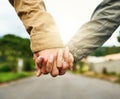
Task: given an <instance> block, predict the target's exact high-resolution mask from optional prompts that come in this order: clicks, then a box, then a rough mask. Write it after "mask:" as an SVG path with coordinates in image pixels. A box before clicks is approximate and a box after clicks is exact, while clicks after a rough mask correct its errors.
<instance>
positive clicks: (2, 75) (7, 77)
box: [0, 72, 32, 83]
mask: <svg viewBox="0 0 120 99" xmlns="http://www.w3.org/2000/svg"><path fill="white" fill-rule="evenodd" d="M28 76H32V74H31V73H29V72H22V73H13V72H0V83H4V82H9V81H12V80H17V79H20V78H24V77H28Z"/></svg>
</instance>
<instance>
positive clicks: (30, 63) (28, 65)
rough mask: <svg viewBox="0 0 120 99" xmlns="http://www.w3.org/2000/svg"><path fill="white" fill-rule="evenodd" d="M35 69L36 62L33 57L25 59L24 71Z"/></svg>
mask: <svg viewBox="0 0 120 99" xmlns="http://www.w3.org/2000/svg"><path fill="white" fill-rule="evenodd" d="M34 69H35V66H34V63H33V60H32V59H30V58H29V59H24V67H23V70H24V71H32V70H34Z"/></svg>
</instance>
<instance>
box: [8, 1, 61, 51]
mask: <svg viewBox="0 0 120 99" xmlns="http://www.w3.org/2000/svg"><path fill="white" fill-rule="evenodd" d="M9 1H10V3H11V4H12V5H13V7H14V8H15V10H16V12H17V14H18V16H19V17H20V19H21V20H22V22H23V24H24V26H25V27H26V30H27V31H28V33H29V34H30V38H31V49H32V51H33V52H37V51H41V50H44V49H49V48H61V47H63V43H62V40H61V38H60V34H59V30H58V28H57V26H56V24H55V22H54V19H53V17H52V16H51V15H50V14H49V13H48V12H46V9H45V5H44V2H43V0H9Z"/></svg>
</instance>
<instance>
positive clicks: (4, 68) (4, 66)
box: [0, 63, 11, 72]
mask: <svg viewBox="0 0 120 99" xmlns="http://www.w3.org/2000/svg"><path fill="white" fill-rule="evenodd" d="M8 71H11V68H10V66H9V65H8V64H7V63H4V64H0V72H8Z"/></svg>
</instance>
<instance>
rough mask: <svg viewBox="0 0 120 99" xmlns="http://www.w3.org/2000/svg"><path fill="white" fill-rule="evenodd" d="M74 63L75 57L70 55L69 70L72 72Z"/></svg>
mask: <svg viewBox="0 0 120 99" xmlns="http://www.w3.org/2000/svg"><path fill="white" fill-rule="evenodd" d="M73 62H74V58H73V55H72V54H71V53H69V69H70V70H73Z"/></svg>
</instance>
